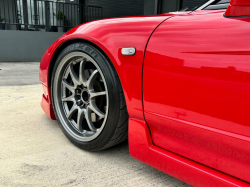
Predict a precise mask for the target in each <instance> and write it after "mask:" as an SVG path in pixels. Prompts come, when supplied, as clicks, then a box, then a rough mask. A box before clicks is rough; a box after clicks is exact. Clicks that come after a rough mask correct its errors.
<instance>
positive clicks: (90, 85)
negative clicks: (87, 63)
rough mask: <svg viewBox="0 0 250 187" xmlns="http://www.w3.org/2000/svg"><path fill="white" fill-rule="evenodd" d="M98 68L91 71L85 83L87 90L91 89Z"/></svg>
mask: <svg viewBox="0 0 250 187" xmlns="http://www.w3.org/2000/svg"><path fill="white" fill-rule="evenodd" d="M98 73H99V72H98V70H97V69H96V70H95V71H93V73H92V74H91V75H90V77H89V79H88V81H87V83H86V86H87V88H88V89H89V90H92V89H93V83H94V80H95V78H96V77H97V75H98Z"/></svg>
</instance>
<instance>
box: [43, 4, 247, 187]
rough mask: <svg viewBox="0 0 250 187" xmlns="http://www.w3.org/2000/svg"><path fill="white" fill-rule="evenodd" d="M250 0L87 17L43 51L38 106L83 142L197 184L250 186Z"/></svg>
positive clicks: (71, 136)
mask: <svg viewBox="0 0 250 187" xmlns="http://www.w3.org/2000/svg"><path fill="white" fill-rule="evenodd" d="M249 15H250V1H249V0H231V2H229V0H211V1H209V2H207V3H205V4H204V5H202V6H201V7H199V8H198V9H196V10H195V11H185V12H176V13H167V14H161V15H157V16H147V17H146V16H141V17H125V18H115V19H104V20H99V21H93V22H89V23H86V24H83V25H80V26H78V27H76V28H74V29H72V30H70V31H69V32H67V33H66V34H64V35H63V36H62V37H61V38H59V39H58V40H57V41H56V42H55V43H54V44H53V45H52V46H51V47H50V48H49V49H48V50H47V51H46V53H45V54H44V56H43V58H42V61H41V66H40V80H41V82H42V85H43V89H44V94H43V97H42V102H41V106H42V108H43V110H44V111H45V113H46V114H47V115H48V116H49V117H50V118H51V119H57V120H58V122H59V125H60V127H61V129H62V131H63V132H64V134H65V135H66V137H67V138H68V139H69V140H70V141H71V142H72V143H73V144H75V145H76V146H78V147H80V148H82V149H85V150H90V151H98V150H102V149H106V148H108V147H111V146H113V145H116V144H118V143H120V142H122V141H125V140H126V139H127V138H128V139H129V150H130V153H131V155H132V156H133V157H134V158H136V159H139V160H141V161H143V162H145V163H147V164H149V165H151V166H153V167H155V168H157V169H159V170H161V171H163V172H166V173H168V174H170V175H172V176H174V177H176V178H179V179H180V180H183V181H185V182H187V183H189V184H191V185H194V186H223V187H224V186H250V45H249V43H248V42H249V41H250V16H249Z"/></svg>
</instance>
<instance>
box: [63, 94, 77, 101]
mask: <svg viewBox="0 0 250 187" xmlns="http://www.w3.org/2000/svg"><path fill="white" fill-rule="evenodd" d="M62 101H63V102H67V101H72V102H74V101H75V96H74V95H73V94H72V95H71V96H69V97H62Z"/></svg>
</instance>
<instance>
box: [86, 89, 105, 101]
mask: <svg viewBox="0 0 250 187" xmlns="http://www.w3.org/2000/svg"><path fill="white" fill-rule="evenodd" d="M89 94H90V99H91V98H93V97H98V96H101V95H106V91H103V92H95V91H94V90H91V91H89Z"/></svg>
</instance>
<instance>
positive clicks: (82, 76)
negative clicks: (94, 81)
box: [79, 59, 87, 87]
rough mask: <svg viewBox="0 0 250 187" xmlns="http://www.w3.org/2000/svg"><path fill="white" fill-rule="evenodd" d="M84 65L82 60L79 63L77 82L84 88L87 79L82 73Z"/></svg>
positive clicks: (84, 60)
mask: <svg viewBox="0 0 250 187" xmlns="http://www.w3.org/2000/svg"><path fill="white" fill-rule="evenodd" d="M85 64H86V59H83V60H82V61H81V62H80V67H79V82H80V84H83V85H84V86H85V87H86V83H87V79H86V75H85V73H84V71H85Z"/></svg>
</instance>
